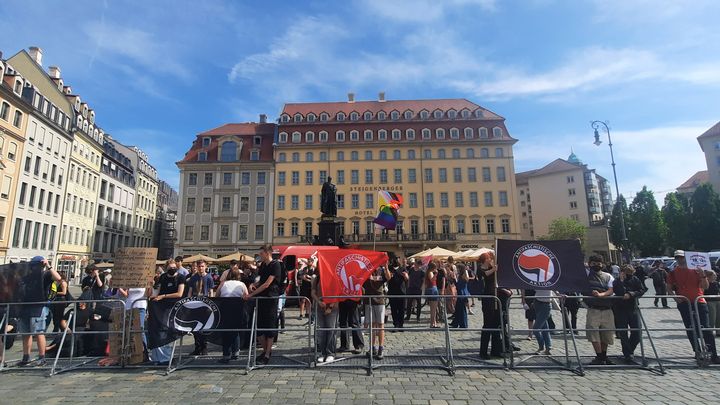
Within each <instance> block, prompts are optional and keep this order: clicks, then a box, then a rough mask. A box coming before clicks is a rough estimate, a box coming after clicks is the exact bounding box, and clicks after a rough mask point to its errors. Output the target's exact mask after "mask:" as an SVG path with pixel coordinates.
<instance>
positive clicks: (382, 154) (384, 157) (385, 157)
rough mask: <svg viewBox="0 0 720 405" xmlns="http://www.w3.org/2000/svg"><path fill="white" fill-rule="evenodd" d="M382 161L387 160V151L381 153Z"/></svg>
mask: <svg viewBox="0 0 720 405" xmlns="http://www.w3.org/2000/svg"><path fill="white" fill-rule="evenodd" d="M380 160H387V151H386V150H381V151H380Z"/></svg>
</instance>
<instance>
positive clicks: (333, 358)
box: [325, 356, 335, 363]
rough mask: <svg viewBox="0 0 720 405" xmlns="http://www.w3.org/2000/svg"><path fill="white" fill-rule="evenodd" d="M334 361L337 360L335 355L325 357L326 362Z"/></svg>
mask: <svg viewBox="0 0 720 405" xmlns="http://www.w3.org/2000/svg"><path fill="white" fill-rule="evenodd" d="M333 361H335V357H333V356H327V357H325V363H331V362H333Z"/></svg>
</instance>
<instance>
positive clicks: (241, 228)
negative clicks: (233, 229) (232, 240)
mask: <svg viewBox="0 0 720 405" xmlns="http://www.w3.org/2000/svg"><path fill="white" fill-rule="evenodd" d="M247 238H248V226H247V225H238V240H247Z"/></svg>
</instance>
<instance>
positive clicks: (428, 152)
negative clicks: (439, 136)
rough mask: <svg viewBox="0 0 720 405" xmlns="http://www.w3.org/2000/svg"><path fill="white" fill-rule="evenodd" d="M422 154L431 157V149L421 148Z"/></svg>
mask: <svg viewBox="0 0 720 405" xmlns="http://www.w3.org/2000/svg"><path fill="white" fill-rule="evenodd" d="M423 155H425V156H424V158H425V159H432V151H431V150H430V149H425V150H423Z"/></svg>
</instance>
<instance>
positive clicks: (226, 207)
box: [222, 197, 231, 212]
mask: <svg viewBox="0 0 720 405" xmlns="http://www.w3.org/2000/svg"><path fill="white" fill-rule="evenodd" d="M230 201H231V200H230V197H223V198H222V211H223V212H230V205H231V204H230Z"/></svg>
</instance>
